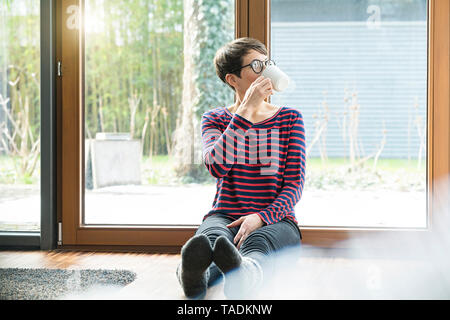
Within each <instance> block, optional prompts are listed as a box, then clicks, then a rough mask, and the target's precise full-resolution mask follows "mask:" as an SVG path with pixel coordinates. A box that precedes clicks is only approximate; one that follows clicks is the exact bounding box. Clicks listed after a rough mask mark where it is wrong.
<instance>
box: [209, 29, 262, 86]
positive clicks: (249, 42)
mask: <svg viewBox="0 0 450 320" xmlns="http://www.w3.org/2000/svg"><path fill="white" fill-rule="evenodd" d="M252 49H253V50H255V51H258V52H259V53H262V54H264V55H267V49H266V46H265V45H264V44H263V43H262V42H261V41H259V40H257V39H254V38H248V37H245V38H239V39H235V40H233V41H231V42H229V43H227V44H226V45H224V46H223V47H222V48H220V49H219V50H217V52H216V55H215V57H214V65H215V67H216V73H217V76H218V77H219V78H220V80H222V81H223V82H224V83H226V84H227V85H228V86H229V87H230V88H231V89H233V90H234V88H233V87H232V86H231V85H230V84H228V83H227V80H226V79H225V76H226V75H227V74H228V73H231V74H235V75H237V76H238V77H239V78H240V77H241V70H238V71H234V70H235V69H237V68H239V67H240V66H242V62H243V61H242V60H243V58H244V56H245V55H246V54H248V53H249V52H250V50H252ZM233 71H234V72H233Z"/></svg>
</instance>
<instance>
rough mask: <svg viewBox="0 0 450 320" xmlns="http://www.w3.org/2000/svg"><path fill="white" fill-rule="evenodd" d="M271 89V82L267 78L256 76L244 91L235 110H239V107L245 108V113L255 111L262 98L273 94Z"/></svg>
mask: <svg viewBox="0 0 450 320" xmlns="http://www.w3.org/2000/svg"><path fill="white" fill-rule="evenodd" d="M272 90H273V88H272V82H271V80H270V79H269V78H265V77H263V76H260V77H258V78H256V80H255V81H253V82H252V84H251V85H250V87H248V89H247V91H246V92H245V96H244V98H243V99H242V102H241V104H240V106H239V108H238V109H237V110H236V112H238V111H240V110H239V109H241V110H242V111H244V110H245V111H246V113H247V112H250V113H253V112H255V111H256V109H257V108H258V107H259V106H261V104H262V103H263V102H264V100H265V99H267V98H268V97H269V96H270V95H271V94H273V91H272Z"/></svg>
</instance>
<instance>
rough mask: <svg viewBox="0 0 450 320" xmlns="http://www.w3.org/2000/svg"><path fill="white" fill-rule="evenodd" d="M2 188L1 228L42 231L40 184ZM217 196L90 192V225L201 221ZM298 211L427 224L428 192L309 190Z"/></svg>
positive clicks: (319, 219)
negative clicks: (40, 228) (40, 227)
mask: <svg viewBox="0 0 450 320" xmlns="http://www.w3.org/2000/svg"><path fill="white" fill-rule="evenodd" d="M0 188H1V189H0V194H1V196H0V230H14V229H15V228H17V226H18V225H20V230H39V224H40V196H39V188H38V186H22V187H21V186H17V185H16V186H10V185H0ZM8 190H9V191H8ZM214 194H215V185H198V184H192V185H183V186H158V185H127V186H113V187H106V188H101V189H97V190H86V199H85V203H86V204H85V205H86V208H85V213H86V214H85V223H86V224H129V225H140V224H157V225H166V224H169V225H170V224H177V225H198V224H200V223H201V221H202V218H203V216H204V215H205V214H206V213H207V212H208V211H209V210H210V208H211V205H212V201H213V199H214ZM295 210H296V216H297V219H298V221H299V224H300V226H336V227H344V226H347V227H409V228H424V227H426V193H425V192H400V191H391V190H380V191H353V190H350V191H323V190H307V189H305V190H304V192H303V196H302V199H301V200H300V202H299V203H298V204H297V205H296V207H295Z"/></svg>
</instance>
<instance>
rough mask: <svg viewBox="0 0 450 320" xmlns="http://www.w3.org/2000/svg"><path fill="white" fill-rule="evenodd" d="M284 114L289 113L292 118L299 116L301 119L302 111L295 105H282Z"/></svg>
mask: <svg viewBox="0 0 450 320" xmlns="http://www.w3.org/2000/svg"><path fill="white" fill-rule="evenodd" d="M281 111H282V112H283V113H284V114H288V115H290V117H291V118H292V119H296V118H301V119H303V115H302V112H301V111H300V108H297V107H290V106H283V107H282V110H281Z"/></svg>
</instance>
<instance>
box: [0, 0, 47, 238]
mask: <svg viewBox="0 0 450 320" xmlns="http://www.w3.org/2000/svg"><path fill="white" fill-rule="evenodd" d="M39 8H40V2H39V0H9V1H0V231H38V230H39V229H40V207H41V206H40V92H39V90H40V20H39V18H40V12H39Z"/></svg>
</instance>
